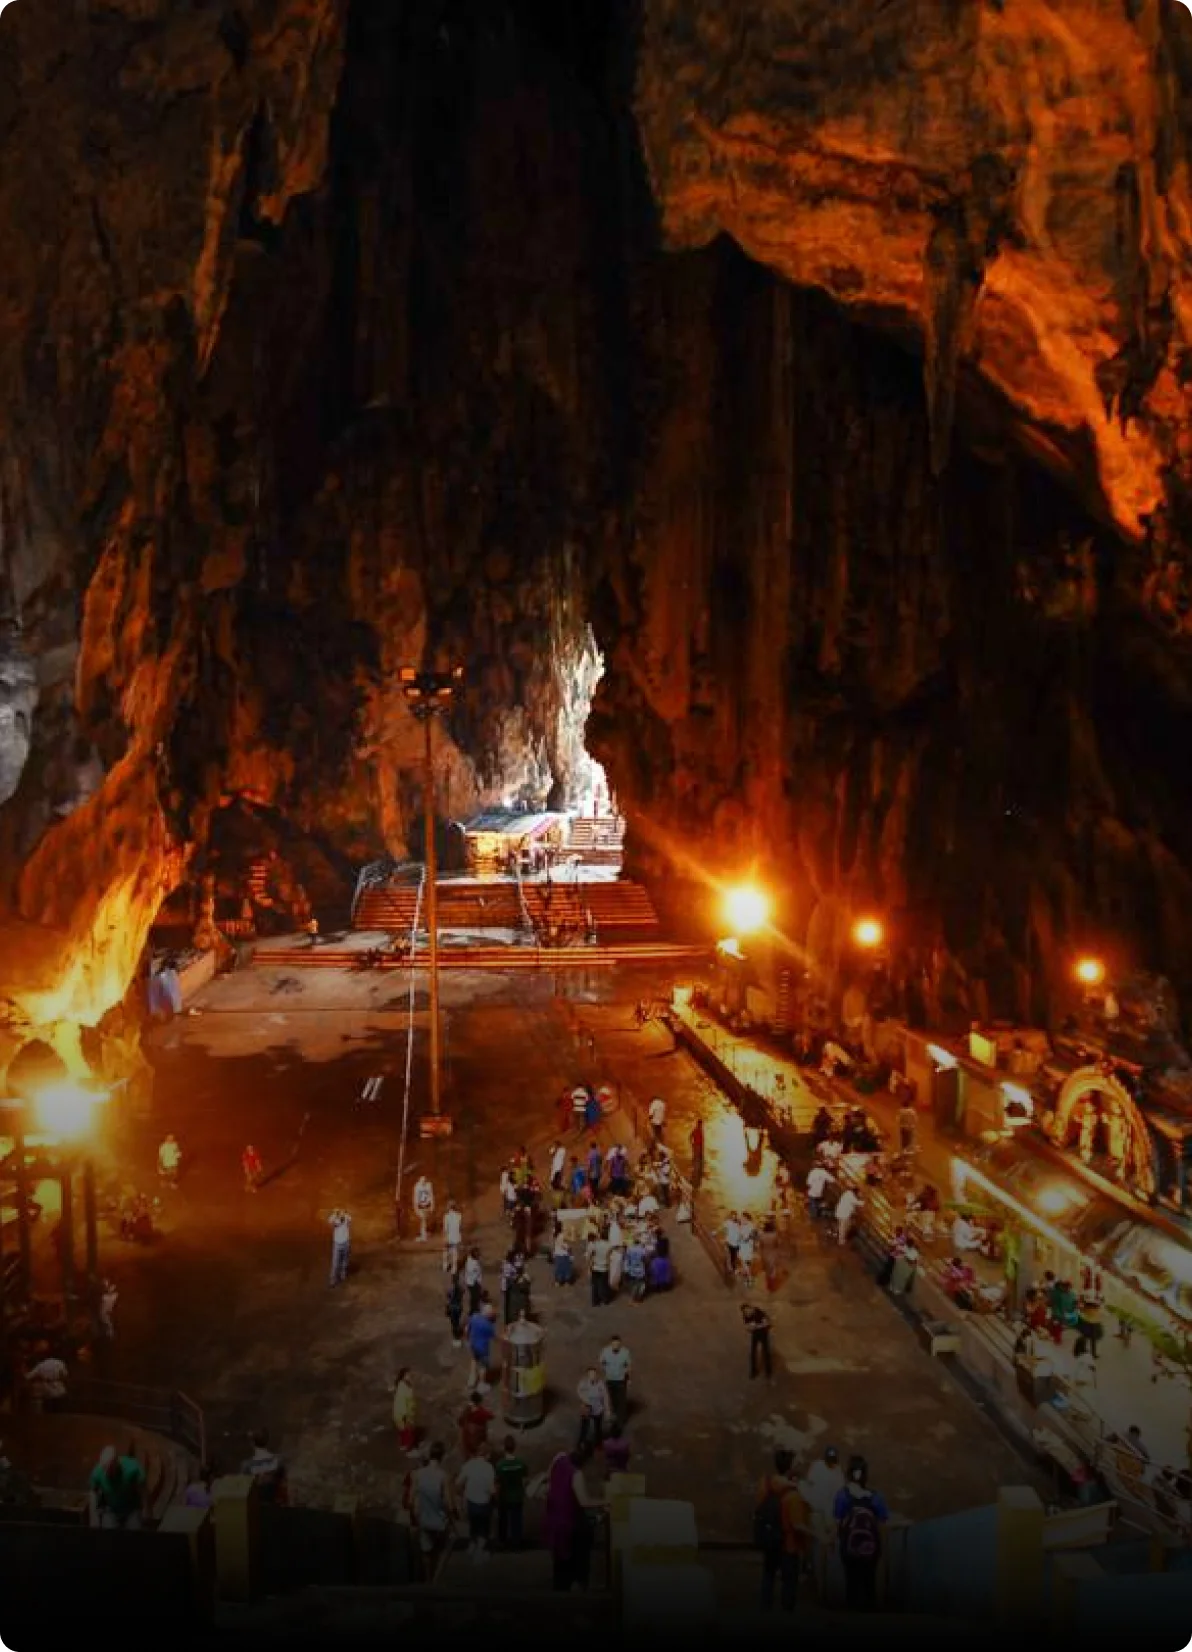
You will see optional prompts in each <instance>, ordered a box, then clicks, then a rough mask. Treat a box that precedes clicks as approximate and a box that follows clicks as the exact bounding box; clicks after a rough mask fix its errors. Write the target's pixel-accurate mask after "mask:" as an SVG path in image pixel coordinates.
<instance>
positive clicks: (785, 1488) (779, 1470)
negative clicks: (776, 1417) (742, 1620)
mask: <svg viewBox="0 0 1192 1652" xmlns="http://www.w3.org/2000/svg"><path fill="white" fill-rule="evenodd" d="M794 1461H795V1460H794V1453H793V1452H791V1451H788V1450H786V1449H785V1448H780V1449H779V1450H778V1451H776V1452H775V1453H774V1472H773V1473H772V1474H767V1475H766V1477H765V1479H764V1480H763V1481H762V1483H761V1486H760V1487H759V1488H758V1500H757V1511H758V1514H757V1517H756V1518H757V1520H758V1525H759V1527H760V1529H759V1530H758V1532H757V1536H758V1539H759V1540H760V1547H761V1550H762V1591H761V1605H762V1610H763V1612H768V1611H770V1610H771V1609H772V1608H773V1605H774V1586H775V1584H776V1583H777V1584H779V1585H780V1602H781V1606H782V1610H783V1611H784V1612H793V1611H794V1609H795V1601H796V1599H797V1598H798V1593H799V1573H800V1571H801V1570H802V1566H803V1557H804V1555H805V1554H807V1553H808V1551H809V1550H810V1548H811V1543H812V1539H813V1536H814V1532H813V1528H812V1523H811V1510H810V1508H809V1507H808V1505H807V1501H806V1499H805V1498H804V1496H803V1494H802V1492H801V1491H800V1490H799V1488H798V1486H797V1485H796V1484H795V1480H794ZM771 1513H773V1514H774V1515H776V1516H777V1519H776V1520H774V1521H771V1520H770V1519H769V1516H770V1514H771Z"/></svg>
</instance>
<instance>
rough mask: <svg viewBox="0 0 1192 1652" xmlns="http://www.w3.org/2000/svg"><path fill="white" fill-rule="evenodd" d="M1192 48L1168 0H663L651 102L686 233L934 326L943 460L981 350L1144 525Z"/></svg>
mask: <svg viewBox="0 0 1192 1652" xmlns="http://www.w3.org/2000/svg"><path fill="white" fill-rule="evenodd" d="M1190 65H1192V16H1189V15H1188V13H1187V11H1186V10H1185V9H1184V8H1183V7H1181V6H1179V5H1176V4H1174V3H1168V0H1154V3H1151V4H1145V5H1128V4H1124V3H1118V0H1083V3H1073V0H1010V3H1001V0H959V3H958V4H955V5H948V6H945V5H940V6H938V7H936V8H935V9H934V10H932V11H930V12H926V11H924V10H923V8H921V7H919V6H916V5H913V4H911V3H910V0H893V3H892V4H884V5H880V4H876V3H867V4H844V5H824V4H822V0H647V3H646V5H645V7H644V29H643V41H642V51H641V60H640V65H639V72H638V78H637V96H636V110H637V115H638V120H639V124H640V128H641V133H642V139H643V144H644V150H645V155H646V161H647V166H648V169H649V174H650V180H651V184H652V186H653V190H654V194H655V198H656V200H657V202H658V205H659V208H660V211H661V213H662V220H663V226H664V231H665V234H666V236H667V240H668V242H669V244H670V245H671V246H673V247H694V246H702V245H704V244H706V243H707V242H709V241H710V240H711V239H712V238H713V237H714V236H715V235H716V234H718V233H720V232H721V231H725V232H727V233H728V234H729V235H731V236H732V237H733V238H734V239H735V240H736V241H737V242H738V243H739V244H740V246H741V247H743V248H744V250H745V251H746V252H747V253H748V254H749V255H750V256H751V257H753V258H756V259H758V260H759V261H760V262H761V263H764V264H766V265H768V266H769V267H770V268H771V269H774V270H777V271H778V272H780V273H781V274H782V275H784V276H786V277H787V278H788V279H789V280H791V281H793V282H795V283H796V284H798V285H801V286H808V287H817V288H820V289H821V290H822V291H824V292H826V293H828V294H830V295H831V296H832V297H833V298H835V299H837V300H838V301H839V302H840V303H842V304H844V305H846V306H847V307H848V308H849V309H850V310H852V311H854V312H855V313H857V314H858V315H860V316H863V317H868V318H872V319H874V320H875V321H876V322H877V323H878V324H879V325H881V326H884V327H887V328H890V329H892V330H896V331H903V332H907V333H909V334H910V335H911V336H913V337H917V338H918V339H920V340H921V341H922V342H923V346H924V351H925V376H926V384H927V391H928V401H929V405H930V408H931V412H932V417H933V424H934V441H935V449H936V456H937V460H938V459H942V456H943V454H944V452H945V451H946V446H947V441H948V436H949V432H950V427H951V423H952V418H953V403H954V388H955V379H956V374H957V371H958V369H959V368H964V367H967V368H970V369H971V370H973V371H975V372H976V373H978V374H979V375H980V376H981V378H982V379H984V380H985V381H986V382H987V383H988V384H989V385H990V386H991V387H993V388H994V389H995V390H996V391H997V392H999V393H1000V394H1002V395H1004V396H1005V398H1006V399H1007V401H1008V403H1009V405H1010V407H1011V408H1012V409H1013V411H1014V413H1015V414H1016V415H1017V416H1018V417H1019V418H1020V419H1021V420H1023V421H1025V422H1026V423H1028V424H1029V426H1030V431H1029V437H1028V439H1029V440H1030V441H1031V443H1032V445H1033V446H1034V448H1035V449H1036V451H1038V452H1039V453H1041V454H1043V455H1045V456H1046V458H1047V460H1048V462H1049V463H1051V464H1053V465H1056V466H1059V467H1062V468H1064V469H1065V470H1067V471H1068V472H1069V474H1079V472H1080V470H1081V468H1082V464H1083V450H1084V448H1085V447H1086V446H1090V445H1091V449H1092V452H1093V455H1094V458H1095V469H1096V475H1097V478H1098V479H1099V482H1100V486H1101V488H1102V489H1103V490H1104V494H1105V497H1106V499H1107V501H1108V504H1109V508H1110V510H1111V511H1112V513H1113V515H1114V517H1115V518H1116V520H1117V521H1118V523H1119V524H1120V525H1121V526H1122V528H1123V529H1125V530H1126V531H1127V532H1128V533H1130V534H1132V535H1137V534H1138V533H1139V532H1140V529H1141V524H1142V521H1143V519H1144V518H1145V517H1146V516H1147V515H1148V514H1149V513H1150V512H1152V511H1153V510H1154V509H1155V508H1156V506H1157V505H1158V504H1159V503H1160V501H1161V500H1162V498H1163V495H1164V478H1163V469H1164V466H1165V464H1167V463H1168V462H1169V461H1170V460H1171V458H1172V457H1173V456H1174V455H1175V452H1176V445H1177V437H1178V429H1179V427H1180V426H1181V425H1183V424H1184V422H1185V421H1186V398H1185V394H1184V382H1185V380H1186V378H1187V374H1188V359H1187V356H1186V352H1187V348H1188V342H1189V340H1190V338H1192V192H1190V189H1189V171H1188V158H1187V147H1186V135H1185V132H1186V127H1185V122H1186V114H1185V104H1184V99H1185V95H1186V94H1185V90H1184V88H1185V86H1186V85H1187V84H1188V71H1189V67H1190ZM1184 462H1185V463H1186V456H1185V460H1184Z"/></svg>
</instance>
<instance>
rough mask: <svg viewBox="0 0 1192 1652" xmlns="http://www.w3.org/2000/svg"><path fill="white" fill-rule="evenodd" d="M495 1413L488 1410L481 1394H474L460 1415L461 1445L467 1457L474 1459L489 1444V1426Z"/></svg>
mask: <svg viewBox="0 0 1192 1652" xmlns="http://www.w3.org/2000/svg"><path fill="white" fill-rule="evenodd" d="M493 1417H494V1413H493V1412H492V1411H490V1410H489V1409H488V1407H487V1406H486V1405H485V1403H484V1401H483V1400H482V1399H481V1397H480V1394H479V1392H473V1394H472V1397H471V1399H470V1400H469V1401H468V1404H467V1405H466V1406H465V1407H464V1409H463V1410H462V1411H461V1412H460V1414H459V1443H460V1449H461V1450H462V1451H463V1454H464V1456H465V1457H474V1456H475V1455H476V1453H477V1451H479V1449H480V1447H481V1446H482V1445H485V1444H487V1442H488V1425H489V1423H491V1422H492V1420H493Z"/></svg>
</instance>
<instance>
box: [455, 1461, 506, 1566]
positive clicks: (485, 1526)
mask: <svg viewBox="0 0 1192 1652" xmlns="http://www.w3.org/2000/svg"><path fill="white" fill-rule="evenodd" d="M455 1485H456V1490H457V1491H461V1492H462V1493H463V1496H464V1507H465V1508H466V1509H467V1513H468V1552H469V1558H470V1559H471V1560H472V1562H473V1564H479V1563H481V1562H482V1561H486V1560H487V1559H488V1558H489V1553H488V1534H489V1530H490V1528H491V1526H492V1517H493V1497H494V1495H495V1493H496V1489H497V1477H496V1473H495V1471H494V1469H493V1465H492V1454H491V1452H490V1451H489V1446H488V1441H487V1440H482V1441H481V1442H480V1444H479V1445H478V1446H477V1448H476V1453H475V1456H472V1457H469V1458H468V1460H467V1462H466V1463H465V1464H464V1466H463V1467H462V1468H461V1469H460V1471H459V1474H458V1475H457V1476H456V1481H455Z"/></svg>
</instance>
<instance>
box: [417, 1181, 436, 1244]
mask: <svg viewBox="0 0 1192 1652" xmlns="http://www.w3.org/2000/svg"><path fill="white" fill-rule="evenodd" d="M434 1213H435V1190H434V1186H433V1184H432V1182H431V1179H430V1177H429V1176H419V1178H418V1180H417V1181H416V1182H415V1183H414V1215H415V1216H416V1217H417V1218H418V1242H419V1243H420V1244H425V1242H426V1228H427V1223H428V1222H429V1221H430V1219H431V1217H432V1216H433V1215H434Z"/></svg>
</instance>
